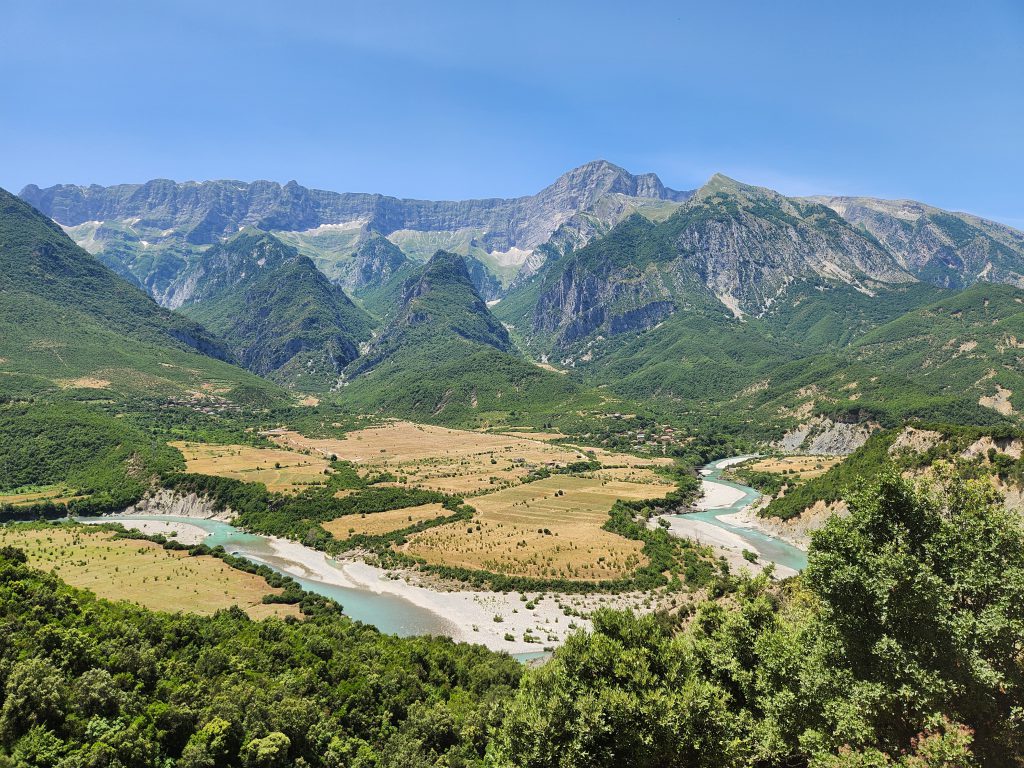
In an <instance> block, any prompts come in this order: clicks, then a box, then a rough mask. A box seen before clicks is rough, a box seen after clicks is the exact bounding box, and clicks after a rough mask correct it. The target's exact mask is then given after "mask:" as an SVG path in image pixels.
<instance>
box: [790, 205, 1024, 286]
mask: <svg viewBox="0 0 1024 768" xmlns="http://www.w3.org/2000/svg"><path fill="white" fill-rule="evenodd" d="M810 199H811V200H814V201H816V202H820V203H822V204H824V205H827V206H829V207H830V208H832V209H834V210H835V211H836V212H837V213H839V214H840V215H841V216H842V217H843V218H844V219H846V220H847V221H849V222H850V223H851V224H853V225H855V226H858V227H863V229H864V230H865V231H867V232H868V233H870V234H871V236H872V237H874V238H876V239H877V240H878V242H879V243H880V244H881V245H882V246H883V247H884V248H886V250H888V251H889V252H890V253H891V254H893V256H894V257H895V258H896V259H897V260H898V261H899V263H900V264H901V265H902V266H903V267H904V268H905V269H906V270H907V271H909V272H910V273H912V274H913V275H915V276H916V277H918V278H919V279H921V280H924V281H926V282H929V283H932V284H934V285H939V286H942V287H945V288H961V287H964V286H968V285H971V284H972V283H974V282H977V281H978V280H988V281H990V282H999V283H1009V284H1011V285H1016V286H1017V287H1024V274H1022V273H1024V233H1022V232H1019V231H1017V230H1015V229H1013V228H1011V227H1007V226H1004V225H1002V224H998V223H996V222H993V221H988V220H986V219H982V218H979V217H977V216H972V215H970V214H966V213H954V212H950V211H943V210H940V209H939V208H934V207H932V206H929V205H924V204H923V203H918V202H915V201H913V200H877V199H874V198H867V197H816V198H810Z"/></svg>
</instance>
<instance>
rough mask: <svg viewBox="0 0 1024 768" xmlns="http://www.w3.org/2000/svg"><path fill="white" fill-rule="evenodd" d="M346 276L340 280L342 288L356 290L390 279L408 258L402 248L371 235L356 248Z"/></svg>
mask: <svg viewBox="0 0 1024 768" xmlns="http://www.w3.org/2000/svg"><path fill="white" fill-rule="evenodd" d="M352 261H353V265H352V268H351V269H350V270H349V273H348V276H347V277H346V278H344V279H342V280H341V281H340V284H341V286H342V287H343V288H345V289H347V290H349V291H353V292H357V291H359V290H361V289H363V288H366V287H368V286H374V285H381V284H383V283H386V282H387V281H388V280H390V279H391V278H392V277H393V276H394V275H395V274H396V273H397V272H398V271H399V270H400V269H402V267H403V266H405V265H406V264H408V263H409V259H408V258H407V257H406V255H405V254H404V253H402V249H401V248H399V247H398V246H397V245H395V244H394V243H392V242H391V241H390V240H388V239H387V238H386V237H383V236H381V235H376V234H375V235H371V236H370V237H368V238H367V239H366V240H364V241H363V242H362V243H360V245H359V247H358V248H357V249H356V252H355V253H354V254H353V257H352Z"/></svg>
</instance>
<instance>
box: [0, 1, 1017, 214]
mask: <svg viewBox="0 0 1024 768" xmlns="http://www.w3.org/2000/svg"><path fill="white" fill-rule="evenodd" d="M5 17H6V18H5V25H4V27H3V29H0V66H3V67H4V69H5V71H6V72H8V73H10V77H9V78H8V83H7V87H6V89H5V98H4V105H3V108H2V110H0V147H2V149H0V169H2V170H0V185H2V186H4V187H6V188H8V189H11V190H12V191H15V192H17V191H18V190H20V189H21V188H22V187H23V186H24V185H26V184H29V183H35V184H38V185H40V186H47V185H51V184H55V183H78V184H90V183H98V184H104V185H109V184H116V183H126V182H142V181H146V180H148V179H151V178H157V177H164V178H174V179H177V180H186V179H195V180H205V179H217V178H235V179H242V180H246V181H250V180H254V179H261V178H265V179H272V180H275V181H280V182H285V181H288V180H290V179H296V180H297V181H298V182H299V183H301V184H303V185H305V186H309V187H316V188H321V189H329V190H335V191H367V192H381V193H384V194H389V195H395V196H398V197H413V198H428V199H463V198H470V197H514V196H519V195H525V194H532V193H534V192H536V191H537V190H539V189H540V188H542V187H543V186H545V185H546V184H549V183H550V182H551V181H552V180H553V179H554V178H556V177H557V176H558V175H559V174H561V173H563V172H564V171H566V170H568V169H569V168H571V167H574V166H577V165H580V164H582V163H585V162H587V161H590V160H593V159H597V158H603V159H607V160H609V161H611V162H613V163H616V164H617V165H621V166H623V167H624V168H626V169H628V170H630V171H631V172H634V173H641V172H647V171H652V172H655V173H657V174H658V175H659V176H660V177H661V179H662V181H663V182H664V183H665V184H667V185H668V186H670V187H673V188H677V189H689V188H693V187H695V186H698V185H700V184H701V183H702V182H703V181H705V180H706V179H707V178H708V177H709V176H710V175H711V174H713V173H714V172H722V173H725V174H727V175H729V176H731V177H734V178H737V179H739V180H742V181H745V182H748V183H753V184H760V185H764V186H769V187H772V188H774V189H777V190H779V191H781V192H784V193H787V194H794V195H802V194H858V195H870V196H877V197H888V198H896V197H901V198H903V197H905V198H912V199H917V200H921V201H924V202H927V203H930V204H933V205H937V206H941V207H943V208H948V209H953V210H962V211H968V212H971V213H975V214H978V215H981V216H985V217H988V218H992V219H995V220H997V221H1002V222H1005V223H1008V224H1010V225H1013V226H1017V227H1024V198H1022V196H1021V195H1020V193H1019V181H1018V180H1019V178H1020V177H1021V176H1022V174H1024V139H1022V138H1021V132H1020V125H1021V124H1022V122H1024V120H1022V118H1024V88H1022V87H1021V84H1022V83H1024V46H1022V44H1021V40H1022V39H1024V6H1021V5H1020V4H1019V3H1016V2H1013V1H1012V0H986V1H983V2H978V3H973V4H971V5H970V6H969V7H968V6H963V5H959V4H953V3H944V2H940V3H935V2H916V1H915V2H908V3H904V4H901V7H900V8H897V9H894V8H891V7H890V5H889V4H886V3H882V2H877V1H875V0H871V1H869V2H866V3H863V4H861V5H859V6H858V7H857V8H856V11H855V12H851V11H850V10H849V8H848V7H845V6H844V7H838V6H837V7H834V8H833V7H830V6H822V5H821V4H817V3H811V2H804V1H800V2H792V3H787V4H786V5H785V7H784V8H783V7H778V6H777V5H772V6H768V5H764V4H760V3H755V2H740V3H735V4H732V5H730V6H729V7H728V8H709V7H706V6H705V5H704V4H697V3H682V4H681V3H669V2H652V1H647V2H641V3H638V4H637V3H634V4H632V5H631V6H630V7H629V9H628V15H626V14H625V13H624V9H623V8H622V7H621V6H618V5H612V4H600V5H595V4H591V3H583V2H565V3H559V4H550V3H548V4H542V3H528V4H517V5H516V7H515V8H514V9H513V8H511V7H501V8H498V7H492V6H490V5H483V4H473V3H468V2H449V3H444V4H432V5H423V4H418V3H412V2H389V3H380V4H374V5H373V6H372V7H365V6H363V5H356V4H335V3H327V2H312V3H306V4H303V6H302V7H301V8H298V9H297V8H296V7H294V6H291V7H285V6H281V5H279V4H275V3H270V2H253V3H239V2H224V3H217V4H209V3H205V4H204V3H199V2H195V1H193V0H186V1H184V2H178V3H174V4H164V5H161V6H157V5H156V4H147V5H145V6H140V5H138V4H132V3H129V2H123V1H119V0H102V1H101V2H98V3H91V4H88V5H85V4H81V5H77V6H74V5H71V4H63V3H58V2H55V1H52V0H44V1H43V2H39V3H32V4H11V5H10V6H9V7H8V8H7V9H6V13H5Z"/></svg>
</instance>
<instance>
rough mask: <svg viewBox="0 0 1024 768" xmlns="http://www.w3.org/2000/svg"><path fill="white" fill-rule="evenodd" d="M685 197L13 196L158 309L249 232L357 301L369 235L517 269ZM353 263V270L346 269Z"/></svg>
mask: <svg viewBox="0 0 1024 768" xmlns="http://www.w3.org/2000/svg"><path fill="white" fill-rule="evenodd" d="M689 194H690V193H688V192H679V191H676V190H672V189H668V188H667V187H665V186H664V185H663V184H662V183H661V181H660V180H659V179H658V177H657V176H655V175H654V174H642V175H640V176H634V175H632V174H630V173H628V172H627V171H625V170H623V169H622V168H619V167H617V166H615V165H612V164H611V163H608V162H606V161H603V160H599V161H595V162H592V163H587V164H586V165H583V166H581V167H579V168H576V169H574V170H572V171H570V172H569V173H566V174H565V175H563V176H562V177H560V178H559V179H558V180H556V181H555V183H554V184H551V185H550V186H548V187H546V188H545V189H543V190H541V191H540V192H539V193H537V194H536V195H529V196H526V197H519V198H512V199H500V198H493V199H484V200H461V201H431V200H403V199H399V198H394V197H388V196H385V195H377V194H362V193H338V192H326V191H323V190H315V189H308V188H306V187H303V186H300V185H299V184H298V183H296V182H294V181H291V182H288V183H287V184H285V185H283V186H282V185H280V184H276V183H274V182H269V181H256V182H252V183H244V182H239V181H206V182H183V183H179V182H173V181H169V180H167V179H156V180H153V181H149V182H146V183H145V184H121V185H117V186H112V187H100V186H95V185H93V186H89V187H80V186H74V185H57V186H54V187H49V188H47V189H40V188H39V187H36V186H34V185H29V186H27V187H25V189H24V190H22V193H21V195H22V197H23V199H25V200H26V201H28V202H29V203H31V204H32V205H34V206H35V207H36V208H38V209H39V210H40V211H42V212H44V213H46V214H47V215H48V216H50V217H51V218H53V219H54V220H55V221H57V222H58V223H60V224H61V225H63V226H64V227H66V228H68V229H69V231H70V232H71V234H72V236H73V237H75V238H76V239H77V240H78V241H79V243H80V244H82V245H85V246H87V247H90V249H91V250H92V251H93V252H94V253H97V254H100V255H101V258H102V259H103V260H104V261H105V262H106V263H107V264H108V266H111V268H113V269H115V271H118V272H120V273H122V274H124V275H126V276H131V277H132V279H134V280H136V281H137V282H138V283H139V284H140V285H143V286H146V287H147V289H149V290H150V292H151V293H152V294H153V296H154V297H155V298H157V300H158V301H162V300H163V296H164V290H163V289H162V287H161V286H163V285H164V284H165V283H166V282H168V281H169V280H173V279H174V278H175V276H176V273H177V269H178V268H180V267H181V266H182V262H183V258H182V257H183V256H185V255H187V254H188V253H190V252H195V250H196V249H201V248H202V247H204V246H208V245H213V244H216V243H218V242H220V241H221V240H223V239H224V238H226V237H231V236H234V235H235V234H236V233H238V232H239V231H240V230H243V229H245V228H249V227H252V228H256V229H259V230H263V231H267V232H289V233H292V232H293V233H301V234H302V240H303V244H304V251H303V252H304V253H306V255H309V256H312V257H314V258H318V257H319V258H318V261H319V260H320V259H324V260H338V259H341V260H343V261H345V262H346V263H345V264H344V265H343V266H342V267H340V268H339V269H337V270H335V269H331V270H329V272H330V273H331V274H332V275H333V274H334V273H335V272H339V273H340V282H342V284H345V285H346V287H350V286H351V287H350V290H354V289H355V286H356V284H358V283H360V282H362V283H363V284H366V280H367V279H369V278H371V277H372V276H373V274H374V273H373V272H372V271H367V270H365V269H363V266H365V264H366V257H367V254H362V255H360V254H359V253H358V252H357V249H359V248H361V244H362V243H363V242H371V243H373V242H374V239H373V237H372V235H373V234H378V235H383V236H385V237H387V236H395V237H398V236H399V235H401V236H402V237H403V238H405V239H408V238H409V237H410V236H411V235H410V233H421V234H422V235H427V234H429V233H446V234H448V235H449V236H450V237H449V239H451V240H453V242H454V241H459V242H463V241H464V243H463V245H462V246H460V248H462V250H461V251H460V252H462V253H463V254H464V255H471V253H470V252H471V251H476V252H477V253H478V254H491V253H497V254H500V255H501V258H502V259H503V260H504V261H507V262H509V265H510V267H511V268H516V267H518V266H519V265H521V264H522V263H523V262H524V261H526V260H529V259H530V258H531V257H532V255H533V252H534V250H535V249H536V248H538V247H539V246H540V245H542V244H544V243H545V242H547V241H548V239H549V238H550V237H551V236H552V234H553V233H554V232H555V231H556V230H557V229H558V228H559V227H560V226H562V225H563V224H564V223H566V222H567V221H569V220H570V219H572V218H573V217H574V216H576V215H577V214H580V213H583V212H586V213H588V214H589V215H590V216H591V217H592V218H594V219H596V220H599V221H601V222H604V224H606V225H610V224H612V223H614V222H615V221H617V220H618V218H620V217H621V216H622V215H623V214H624V213H625V212H626V211H627V209H631V206H634V207H635V206H637V205H650V204H667V203H673V202H676V201H681V200H684V199H686V197H688V196H689ZM605 201H610V202H608V203H605ZM601 228H602V225H599V226H597V227H596V228H595V229H594V230H593V231H595V232H596V231H599V230H600V229H601ZM396 233H397V234H396ZM348 235H351V236H348ZM367 236H369V238H370V239H369V240H368V241H367V240H366V239H365V238H366V237H367ZM414 239H415V238H414ZM428 240H429V238H428ZM446 247H448V246H446ZM435 248H436V245H435ZM372 250H374V251H375V253H374V254H369V258H370V260H371V261H372V260H373V258H375V257H378V256H381V255H383V254H382V252H381V249H380V244H379V243H374V244H373V246H372ZM354 253H355V255H356V263H355V264H354V265H353V264H350V263H347V262H348V260H349V258H350V257H351V256H352V255H353V254H354ZM143 254H145V258H142V255H143ZM155 256H158V258H154V257H155ZM388 258H391V257H388ZM533 261H534V262H536V258H534V259H533ZM321 266H323V265H321ZM381 274H383V273H381ZM474 276H475V278H476V279H475V282H476V283H477V285H478V288H480V289H482V290H483V292H484V294H485V295H487V294H496V293H497V292H498V291H499V290H500V286H498V287H495V286H496V285H498V283H497V280H496V279H495V276H493V275H491V276H490V278H491V279H487V278H488V276H487V275H486V274H485V273H483V272H481V271H480V270H479V269H476V270H475V273H474ZM380 279H386V275H385V276H383V277H381V278H380Z"/></svg>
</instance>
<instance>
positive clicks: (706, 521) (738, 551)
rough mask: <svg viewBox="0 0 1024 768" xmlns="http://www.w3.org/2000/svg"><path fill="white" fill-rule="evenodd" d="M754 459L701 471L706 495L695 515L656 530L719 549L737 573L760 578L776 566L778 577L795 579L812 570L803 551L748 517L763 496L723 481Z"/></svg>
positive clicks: (661, 521)
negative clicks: (743, 571)
mask: <svg viewBox="0 0 1024 768" xmlns="http://www.w3.org/2000/svg"><path fill="white" fill-rule="evenodd" d="M749 458H750V456H734V457H731V458H728V459H720V460H719V461H715V462H712V463H710V464H708V465H707V466H706V467H704V468H703V469H702V470H701V475H702V476H703V477H702V490H703V495H702V496H701V498H700V499H699V500H698V501H697V502H696V503H695V504H694V505H693V506H694V509H695V510H696V511H694V512H688V513H682V514H670V515H661V516H660V517H658V518H657V519H655V520H653V521H652V525H663V526H667V528H668V531H669V532H670V533H671V534H673V535H675V536H680V537H685V538H691V539H694V540H695V541H697V542H699V543H701V544H707V545H710V546H713V547H715V550H716V552H717V553H719V554H721V555H722V556H723V557H725V558H726V560H727V561H728V563H729V565H730V567H732V568H734V569H741V568H747V569H749V570H751V571H753V572H756V573H759V572H760V571H762V570H764V568H765V567H767V565H768V564H769V563H774V565H775V574H776V576H778V577H780V578H785V577H787V576H793V575H795V574H796V573H797V572H799V571H800V570H802V569H803V568H804V567H805V566H806V564H807V554H806V552H805V551H804V549H803V548H802V547H797V546H794V542H793V541H791V540H788V539H787V538H786V537H783V536H779V535H778V533H777V532H775V531H772V530H769V529H767V528H766V527H764V526H762V525H761V524H760V523H759V520H758V518H757V517H756V516H755V515H751V514H749V508H750V506H751V505H752V504H755V503H756V502H757V501H758V499H759V498H760V496H761V494H760V493H758V492H757V491H756V490H754V489H753V488H750V487H748V486H745V485H741V484H739V483H734V482H731V481H727V480H723V479H722V477H721V475H722V471H723V470H725V469H726V468H727V467H730V466H733V465H734V464H739V463H741V462H743V461H746V460H747V459H749ZM755 556H756V557H755Z"/></svg>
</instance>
